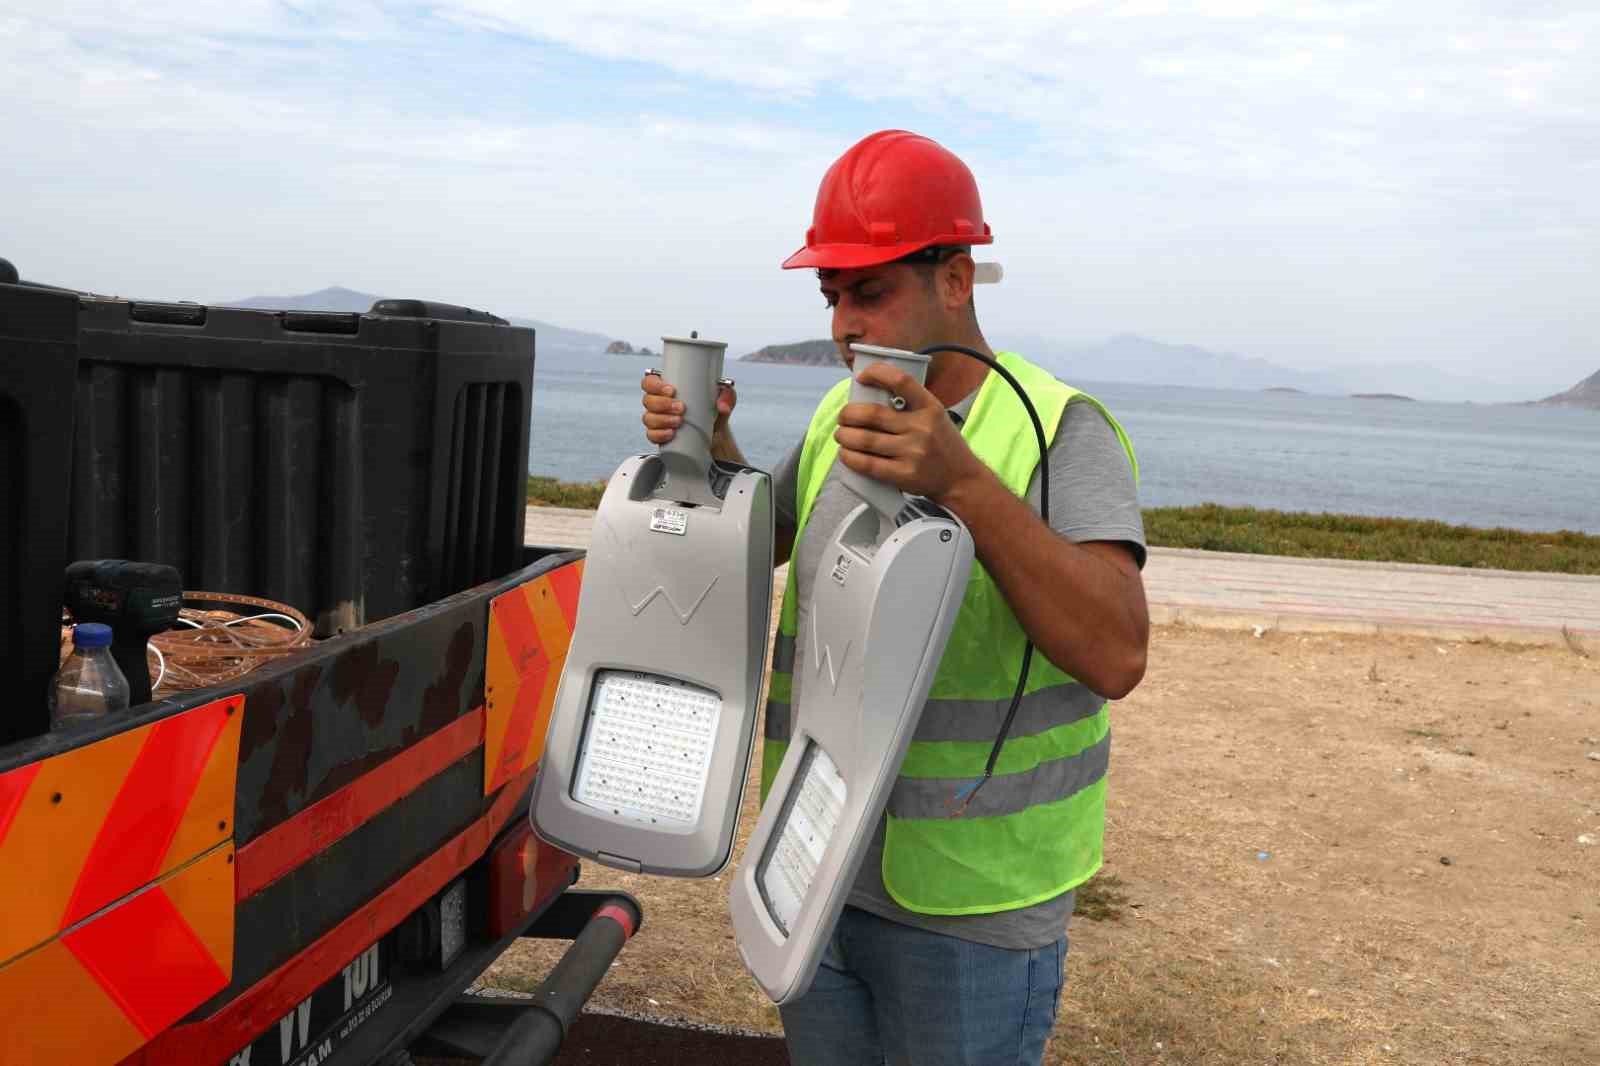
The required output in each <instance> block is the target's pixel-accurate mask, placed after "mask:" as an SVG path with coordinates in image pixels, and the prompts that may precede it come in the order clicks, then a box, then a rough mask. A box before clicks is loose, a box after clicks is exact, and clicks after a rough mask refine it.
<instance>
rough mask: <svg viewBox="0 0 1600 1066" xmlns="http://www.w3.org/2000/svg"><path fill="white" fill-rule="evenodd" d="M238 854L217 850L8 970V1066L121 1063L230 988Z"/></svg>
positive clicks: (0, 1045)
mask: <svg viewBox="0 0 1600 1066" xmlns="http://www.w3.org/2000/svg"><path fill="white" fill-rule="evenodd" d="M232 853H233V848H232V845H231V844H221V845H218V846H217V847H216V848H215V849H213V850H212V851H211V852H210V853H208V854H207V855H205V856H203V857H202V858H201V859H199V860H198V861H196V862H192V863H190V864H189V865H187V866H185V867H183V868H182V869H180V870H177V871H176V872H174V873H172V874H170V875H168V876H167V877H166V879H164V880H163V881H162V882H161V883H160V884H158V885H155V886H152V887H150V888H148V889H146V890H145V891H143V892H141V893H139V894H138V895H136V896H134V897H132V898H131V899H128V900H125V901H123V902H122V903H120V904H118V905H117V906H115V907H112V908H111V909H110V910H107V911H105V912H104V913H102V914H98V915H96V916H95V917H94V918H93V919H91V920H90V921H88V922H85V923H83V924H82V925H80V926H78V927H77V928H75V929H73V930H71V931H70V932H68V933H67V934H65V935H64V936H62V937H60V938H58V939H55V940H51V941H50V942H49V943H46V944H44V945H42V946H41V947H39V948H36V949H35V950H33V951H30V952H28V953H27V954H26V955H23V956H22V957H21V958H19V959H15V960H13V961H12V962H10V963H8V964H6V965H4V966H0V1003H4V1004H5V1005H6V1024H5V1025H3V1026H0V1062H3V1063H7V1064H9V1063H13V1062H15V1063H35V1062H39V1063H46V1062H49V1063H73V1064H74V1066H78V1064H82V1066H99V1064H110V1063H115V1062H119V1061H121V1060H122V1059H123V1058H124V1057H125V1056H128V1055H130V1054H133V1053H134V1052H136V1051H137V1050H138V1049H139V1048H140V1047H142V1046H143V1045H144V1044H145V1042H146V1041H147V1040H149V1038H150V1037H151V1036H152V1035H154V1034H155V1033H157V1032H160V1031H161V1030H163V1029H166V1028H167V1027H169V1026H170V1025H171V1024H172V1023H173V1022H174V1021H176V1020H178V1019H179V1018H181V1017H182V1016H183V1015H185V1014H187V1013H189V1012H190V1011H191V1010H193V1009H194V1008H195V1007H197V1006H199V1005H200V1004H201V1003H203V1002H205V1000H207V999H209V998H210V997H211V996H213V995H215V994H216V993H217V992H219V991H221V990H222V989H223V988H224V987H226V985H227V983H228V974H229V972H230V971H231V960H232V958H233V902H232V899H231V898H230V897H231V896H232V890H233V867H232V866H231V865H230V864H229V861H228V860H229V859H230V857H231V856H232ZM199 930H205V932H199Z"/></svg>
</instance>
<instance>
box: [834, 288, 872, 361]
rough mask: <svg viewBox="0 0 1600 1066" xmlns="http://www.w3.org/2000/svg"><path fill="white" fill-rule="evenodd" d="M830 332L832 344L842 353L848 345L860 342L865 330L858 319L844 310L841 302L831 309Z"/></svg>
mask: <svg viewBox="0 0 1600 1066" xmlns="http://www.w3.org/2000/svg"><path fill="white" fill-rule="evenodd" d="M832 332H833V342H834V343H835V344H837V345H838V346H839V351H840V352H841V353H843V352H844V351H845V349H846V348H848V347H849V346H850V345H852V344H854V343H856V342H857V341H859V340H861V338H862V336H863V335H864V334H865V329H864V328H863V326H862V324H861V320H860V318H859V317H858V316H857V315H854V314H852V313H850V312H849V311H848V310H846V309H845V305H844V303H843V301H841V302H839V303H837V304H835V305H834V308H833V330H832Z"/></svg>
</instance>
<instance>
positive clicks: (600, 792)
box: [572, 670, 722, 826]
mask: <svg viewBox="0 0 1600 1066" xmlns="http://www.w3.org/2000/svg"><path fill="white" fill-rule="evenodd" d="M721 717H722V700H721V699H720V698H718V696H717V694H716V693H715V692H712V691H711V690H710V689H707V688H703V687H701V686H699V685H692V684H689V683H688V682H685V681H679V680H676V679H674V678H667V677H660V676H658V675H654V674H645V673H638V672H635V671H628V670H600V671H597V672H596V674H595V678H594V685H593V689H592V695H591V699H590V708H589V718H588V721H587V723H586V724H585V728H584V734H583V746H582V749H581V752H580V754H579V756H578V773H577V778H576V782H575V784H574V786H573V790H572V797H573V799H575V800H577V801H578V802H579V803H582V804H585V805H587V806H589V807H593V808H595V809H597V810H601V811H605V812H608V813H610V814H613V815H617V816H618V817H622V818H629V819H632V820H634V821H637V822H645V823H648V824H651V825H680V826H692V825H694V824H695V823H697V822H698V821H699V820H700V807H701V804H702V803H703V802H704V800H705V794H706V782H707V780H708V778H709V776H710V773H711V753H712V749H713V747H714V746H715V741H716V736H717V725H718V722H719V721H720V720H721Z"/></svg>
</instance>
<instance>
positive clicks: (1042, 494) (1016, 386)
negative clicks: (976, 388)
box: [917, 344, 1050, 818]
mask: <svg viewBox="0 0 1600 1066" xmlns="http://www.w3.org/2000/svg"><path fill="white" fill-rule="evenodd" d="M935 352H959V353H961V354H962V355H969V356H971V357H972V358H974V359H976V360H978V362H980V363H983V364H984V365H986V366H987V367H988V368H989V369H990V370H993V371H994V372H995V373H997V374H999V375H1000V376H1001V377H1002V378H1004V379H1005V382H1006V384H1007V385H1010V386H1011V388H1012V389H1013V390H1014V391H1015V392H1016V394H1017V396H1018V398H1019V399H1021V400H1022V406H1023V407H1025V408H1027V411H1028V420H1029V421H1031V422H1032V423H1033V435H1034V437H1035V439H1036V440H1037V441H1038V442H1039V515H1040V517H1041V518H1043V519H1044V524H1045V525H1046V526H1048V525H1049V524H1050V471H1049V469H1048V464H1049V451H1050V444H1049V442H1048V441H1046V440H1045V437H1044V425H1043V423H1041V422H1040V421H1039V412H1038V411H1036V410H1034V407H1033V401H1032V400H1030V399H1028V394H1027V392H1026V391H1024V389H1023V388H1022V385H1021V383H1019V382H1018V381H1017V379H1016V378H1015V377H1013V376H1012V374H1011V371H1009V370H1007V369H1006V368H1005V367H1003V366H1001V365H1000V364H999V362H998V361H996V360H995V359H994V358H993V357H992V356H987V355H984V354H983V353H982V352H980V351H977V350H975V349H972V348H966V347H963V346H961V345H959V344H935V345H931V346H930V347H927V348H924V349H922V350H921V351H920V352H918V353H917V354H918V355H933V354H934V353H935ZM1032 664H1033V641H1031V640H1026V641H1024V643H1023V645H1022V670H1021V672H1020V673H1019V674H1018V675H1017V687H1016V691H1014V692H1013V693H1012V694H1011V706H1010V707H1009V708H1008V709H1007V710H1006V717H1005V721H1004V722H1002V723H1001V724H1000V732H999V733H998V734H996V736H995V738H994V747H992V748H990V749H989V759H988V761H987V762H986V763H985V764H984V767H983V776H982V777H980V778H978V780H977V782H976V783H975V784H973V785H972V786H971V787H970V788H968V789H964V790H963V791H961V792H957V793H956V795H955V799H954V804H959V806H956V807H955V810H954V811H953V812H952V814H951V817H952V818H957V817H960V816H961V815H962V814H963V813H964V812H965V811H966V809H967V804H969V803H971V802H972V798H973V797H974V796H976V795H977V794H978V789H980V788H982V787H983V786H984V783H985V782H987V781H988V780H989V778H991V777H993V776H994V767H995V763H997V762H998V761H999V760H1000V749H1001V748H1003V747H1005V743H1006V737H1008V736H1010V734H1011V725H1012V723H1013V722H1015V721H1016V719H1017V708H1018V707H1020V706H1022V695H1023V690H1024V689H1026V688H1027V685H1028V668H1029V667H1030V666H1031V665H1032ZM954 804H953V805H954Z"/></svg>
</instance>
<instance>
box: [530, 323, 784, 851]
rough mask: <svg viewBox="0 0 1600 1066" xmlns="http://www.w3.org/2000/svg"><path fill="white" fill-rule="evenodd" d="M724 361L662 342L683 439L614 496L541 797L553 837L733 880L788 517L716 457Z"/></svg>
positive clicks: (766, 488)
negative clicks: (782, 521) (731, 863)
mask: <svg viewBox="0 0 1600 1066" xmlns="http://www.w3.org/2000/svg"><path fill="white" fill-rule="evenodd" d="M725 347H726V346H725V345H723V344H720V343H715V342H709V341H700V340H692V339H691V340H680V339H676V338H664V352H665V356H666V358H665V363H664V365H663V376H664V377H665V378H666V379H667V380H668V381H670V382H672V383H673V384H674V385H675V386H677V389H678V396H679V398H680V399H681V400H682V402H683V403H684V406H685V408H686V419H685V430H686V432H680V433H679V434H678V437H677V439H675V440H674V441H673V442H672V444H670V445H667V446H663V447H662V448H661V449H660V451H659V452H658V453H657V454H655V455H638V456H633V457H631V458H629V459H627V460H626V461H624V462H623V463H622V465H621V466H620V467H618V468H617V471H616V473H615V474H614V475H613V476H612V478H611V480H610V482H609V483H608V484H607V485H606V490H605V493H604V494H603V495H602V497H601V500H600V507H599V509H598V511H597V512H596V514H595V524H594V533H593V536H592V538H591V542H590V548H589V557H588V560H587V563H586V565H585V568H584V580H583V586H582V588H581V590H580V592H579V595H578V617H577V624H576V626H575V629H574V632H573V637H572V643H571V646H570V648H569V650H568V652H567V659H566V664H565V666H564V667H563V669H562V672H561V681H560V684H559V687H558V689H557V691H556V699H555V705H554V708H553V710H552V711H551V716H550V725H549V730H548V732H547V734H546V742H545V750H544V756H543V759H542V760H541V763H540V770H539V776H538V779H537V781H536V782H535V785H534V795H533V804H532V820H533V825H534V829H535V830H536V831H537V832H538V834H539V836H540V837H541V838H543V839H544V840H546V841H548V842H550V843H552V844H555V845H556V846H557V847H560V848H564V849H566V850H567V851H570V852H572V853H573V854H576V855H579V856H582V857H584V858H588V859H592V860H594V861H596V862H599V863H602V864H604V865H607V866H613V867H616V868H618V869H623V870H629V871H632V872H634V873H651V874H663V875H667V876H679V877H707V876H710V875H711V874H714V873H716V872H717V871H719V870H721V869H722V868H723V867H724V866H726V865H727V862H728V859H729V857H730V855H731V854H732V850H733V838H734V831H735V828H736V825H737V820H738V813H739V803H740V799H741V797H742V794H743V788H744V781H745V777H746V775H747V773H748V771H749V766H750V755H751V750H752V748H753V745H754V740H755V722H756V717H757V713H758V707H757V699H758V696H759V693H760V689H761V675H762V672H763V670H764V669H765V667H766V656H767V639H768V627H769V625H770V619H771V609H772V552H773V521H774V516H773V507H772V491H771V485H770V481H769V479H768V477H767V475H766V474H765V473H762V472H761V471H758V470H751V469H748V468H746V467H740V466H735V465H732V464H723V463H717V462H714V461H712V459H711V453H710V436H711V425H712V420H713V419H714V417H715V406H714V405H715V402H716V389H717V380H718V378H719V377H720V376H721V372H722V356H723V351H724V349H725ZM685 382H687V383H688V384H683V383H685Z"/></svg>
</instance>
